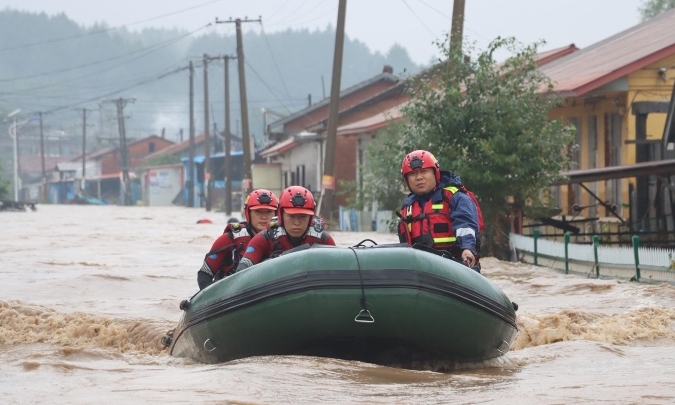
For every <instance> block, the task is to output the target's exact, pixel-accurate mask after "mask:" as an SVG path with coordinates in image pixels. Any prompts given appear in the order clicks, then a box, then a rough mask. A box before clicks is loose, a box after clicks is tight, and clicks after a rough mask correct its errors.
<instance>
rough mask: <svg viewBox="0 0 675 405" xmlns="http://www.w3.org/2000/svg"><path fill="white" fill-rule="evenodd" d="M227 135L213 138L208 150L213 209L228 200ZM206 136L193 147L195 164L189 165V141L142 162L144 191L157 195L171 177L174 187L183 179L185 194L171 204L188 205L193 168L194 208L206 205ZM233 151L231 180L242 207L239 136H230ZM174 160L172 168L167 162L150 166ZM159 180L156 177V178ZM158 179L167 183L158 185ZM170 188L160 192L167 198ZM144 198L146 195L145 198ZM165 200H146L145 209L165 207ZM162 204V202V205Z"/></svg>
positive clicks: (240, 144) (195, 139)
mask: <svg viewBox="0 0 675 405" xmlns="http://www.w3.org/2000/svg"><path fill="white" fill-rule="evenodd" d="M223 138H224V134H223V133H222V132H221V133H219V134H218V136H216V137H213V136H212V137H211V142H210V143H211V145H210V148H209V155H210V156H209V162H210V163H209V166H210V168H209V170H208V172H209V173H210V174H211V176H212V190H211V191H212V194H211V201H212V203H213V205H214V206H223V205H224V199H225V182H226V176H225V153H224V152H223V150H224V141H223ZM204 139H205V136H204V134H201V135H197V136H195V138H194V140H193V143H194V149H193V151H192V156H193V160H192V163H190V141H189V140H186V141H183V142H180V143H177V144H175V145H171V146H169V147H167V148H164V149H162V150H160V151H157V152H155V153H152V154H150V155H148V156H146V157H145V159H144V162H143V167H144V168H143V180H142V184H143V190H144V193H145V192H146V191H148V192H153V193H155V194H157V193H158V192H157V190H155V189H153V186H154V185H155V184H162V185H165V186H166V185H167V184H168V182H167V181H166V179H168V178H169V177H171V179H172V180H171V184H174V180H175V179H178V178H180V182H181V187H183V190H182V194H180V195H174V197H175V198H173V199H172V200H171V203H172V204H176V205H186V206H187V205H189V202H190V195H189V191H188V188H189V185H190V183H189V181H190V167H192V169H193V172H192V175H193V178H192V184H193V185H194V187H193V188H192V192H193V199H192V202H193V204H194V207H200V206H204V205H205V187H206V184H205V181H204V174H205V167H204V162H205V154H206V153H205V152H206V150H205V145H204ZM230 140H231V147H230V157H231V159H232V163H233V167H232V169H233V173H232V174H231V177H232V188H233V189H232V190H233V192H234V193H235V195H234V196H233V200H234V201H235V202H236V204H235V205H237V206H240V205H241V204H240V202H241V193H240V190H241V187H242V179H243V172H244V170H243V156H244V155H243V152H242V139H241V137H240V136H237V135H235V134H231V139H230ZM167 156H172V157H173V158H174V159H173V160H175V161H176V162H175V163H176V164H169V163H167V162H162V163H158V164H157V165H151V163H153V162H157V161H161V160H162V158H163V157H167ZM251 161H252V162H255V156H252V159H251ZM156 176H157V177H156ZM157 179H165V180H164V181H162V182H159V183H157V182H155V180H157ZM166 189H168V187H164V190H162V191H161V194H162V195H164V194H166V193H168V191H167V190H166ZM144 195H145V194H144ZM164 200H165V197H162V198H154V199H152V198H144V203H145V204H146V205H157V204H165V203H166V202H165V201H164ZM160 201H161V202H160Z"/></svg>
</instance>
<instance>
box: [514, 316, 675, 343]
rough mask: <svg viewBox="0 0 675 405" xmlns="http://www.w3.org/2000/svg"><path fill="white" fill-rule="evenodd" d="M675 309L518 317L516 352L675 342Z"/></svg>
mask: <svg viewBox="0 0 675 405" xmlns="http://www.w3.org/2000/svg"><path fill="white" fill-rule="evenodd" d="M673 321H675V309H672V308H663V307H645V308H639V309H636V310H633V311H630V312H627V313H621V314H612V315H607V314H601V313H595V312H581V311H562V312H560V313H558V314H548V315H543V316H537V315H530V314H524V315H519V316H518V321H517V322H518V334H517V335H516V340H515V341H514V343H513V345H512V346H511V349H512V350H519V349H524V348H526V347H533V346H540V345H547V344H551V343H556V342H563V341H570V340H588V341H595V342H602V343H611V344H616V345H628V344H631V343H633V342H636V341H641V340H647V341H653V340H656V339H675V329H674V328H673Z"/></svg>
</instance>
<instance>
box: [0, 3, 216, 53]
mask: <svg viewBox="0 0 675 405" xmlns="http://www.w3.org/2000/svg"><path fill="white" fill-rule="evenodd" d="M221 1H223V0H212V1H209V2H206V3H202V4H198V5H196V6H192V7H188V8H184V9H182V10H178V11H174V12H171V13H168V14H162V15H159V16H156V17H151V18H148V19H145V20H140V21H136V22H132V23H129V24H125V25H120V26H118V27H113V28H106V29H102V30H98V31H92V32H87V33H85V34H79V35H71V36H67V37H61V38H53V39H50V40H47V41H40V42H33V43H29V44H22V45H16V46H10V47H5V48H0V51H8V50H13V49H21V48H29V47H33V46H37V45H44V44H53V43H55V42H60V41H65V40H69V39H76V38H82V37H87V36H91V35H96V34H102V33H106V32H110V31H115V30H119V29H122V28H126V27H130V26H133V25H138V24H142V23H146V22H149V21H154V20H159V19H162V18H165V17H170V16H172V15H176V14H182V13H184V12H186V11H190V10H194V9H196V8H200V7H204V6H208V5H210V4H213V3H219V2H221Z"/></svg>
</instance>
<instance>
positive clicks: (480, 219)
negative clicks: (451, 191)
mask: <svg viewBox="0 0 675 405" xmlns="http://www.w3.org/2000/svg"><path fill="white" fill-rule="evenodd" d="M455 187H457V189H458V190H459V191H461V192H462V193H464V194H466V195H468V196H469V197H471V199H472V200H473V203H474V205H475V206H476V212H477V213H478V231H479V232H483V229H485V222H483V211H482V210H481V209H480V204H478V199H477V198H476V194H474V193H473V191H469V190H467V189H466V186H464V185H463V184H462V185H461V186H455Z"/></svg>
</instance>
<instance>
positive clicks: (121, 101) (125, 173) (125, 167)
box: [104, 98, 136, 205]
mask: <svg viewBox="0 0 675 405" xmlns="http://www.w3.org/2000/svg"><path fill="white" fill-rule="evenodd" d="M104 102H109V103H115V105H116V106H117V127H118V130H119V137H120V157H121V161H122V187H123V188H124V205H131V184H130V182H129V150H128V149H127V134H126V127H125V124H124V107H125V106H126V105H127V104H128V103H134V102H136V99H135V98H118V99H117V100H110V101H104Z"/></svg>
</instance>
